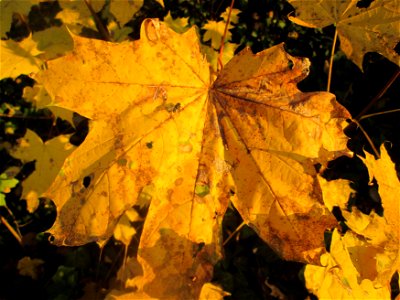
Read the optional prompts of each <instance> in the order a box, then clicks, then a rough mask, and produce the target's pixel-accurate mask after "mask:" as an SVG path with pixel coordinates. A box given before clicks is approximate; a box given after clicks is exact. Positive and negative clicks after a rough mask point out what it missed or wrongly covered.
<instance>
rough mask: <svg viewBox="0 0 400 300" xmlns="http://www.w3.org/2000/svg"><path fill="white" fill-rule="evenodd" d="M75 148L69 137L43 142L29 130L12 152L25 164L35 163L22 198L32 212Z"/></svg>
mask: <svg viewBox="0 0 400 300" xmlns="http://www.w3.org/2000/svg"><path fill="white" fill-rule="evenodd" d="M74 148H75V147H74V146H73V145H71V144H70V143H69V136H63V135H61V136H59V137H56V138H54V139H51V140H48V141H46V142H43V141H42V140H41V138H40V137H39V136H38V135H37V134H36V133H35V132H33V131H31V130H29V129H28V130H27V131H26V134H25V136H24V138H22V139H20V141H19V147H17V148H15V149H13V150H12V151H11V153H12V155H13V156H15V157H16V158H19V159H21V160H22V161H23V162H24V163H27V162H31V161H35V172H34V173H32V174H31V175H30V176H29V177H28V178H27V179H25V180H24V181H23V183H22V186H23V193H22V198H24V199H26V200H27V206H28V210H29V211H30V212H33V211H34V210H35V209H36V208H37V206H38V204H39V200H38V197H39V196H40V195H41V194H42V193H43V192H45V191H46V190H47V189H48V188H49V186H50V184H51V183H52V182H53V180H54V178H55V177H56V176H57V174H58V172H59V171H60V169H61V166H62V165H63V163H64V160H65V158H66V157H67V156H68V155H69V154H70V153H72V151H73V150H74Z"/></svg>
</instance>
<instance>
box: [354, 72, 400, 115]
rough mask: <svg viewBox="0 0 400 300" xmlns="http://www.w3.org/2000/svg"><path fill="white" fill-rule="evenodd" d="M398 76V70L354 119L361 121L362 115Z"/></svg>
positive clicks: (399, 73)
mask: <svg viewBox="0 0 400 300" xmlns="http://www.w3.org/2000/svg"><path fill="white" fill-rule="evenodd" d="M399 75H400V69H397V71H396V72H395V73H394V74H393V76H392V77H391V78H390V79H389V81H388V82H387V83H386V84H385V86H384V87H383V88H382V90H381V91H380V92H379V93H378V94H377V95H376V96H375V97H374V98H373V99H372V100H371V101H370V102H369V104H368V105H367V106H366V107H365V108H364V109H363V110H362V111H361V112H360V113H359V114H358V115H357V117H355V119H356V120H361V117H362V115H364V114H365V113H366V112H367V111H369V110H370V108H371V107H372V106H373V105H374V104H375V103H376V102H377V101H378V100H379V99H380V98H381V97H382V96H383V95H384V94H385V93H386V91H387V90H388V89H389V87H390V86H391V85H392V84H393V82H395V80H396V79H397V77H399Z"/></svg>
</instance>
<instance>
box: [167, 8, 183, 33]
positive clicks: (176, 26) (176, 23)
mask: <svg viewBox="0 0 400 300" xmlns="http://www.w3.org/2000/svg"><path fill="white" fill-rule="evenodd" d="M164 23H165V24H167V25H168V26H169V28H171V29H172V30H173V31H175V32H178V33H184V32H185V31H186V30H188V29H189V18H176V19H173V18H172V16H171V12H168V14H167V15H166V16H165V17H164Z"/></svg>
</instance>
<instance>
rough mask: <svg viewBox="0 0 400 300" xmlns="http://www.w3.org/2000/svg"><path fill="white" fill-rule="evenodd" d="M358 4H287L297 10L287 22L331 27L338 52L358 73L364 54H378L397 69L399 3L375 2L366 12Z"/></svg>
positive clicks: (324, 0) (323, 0)
mask: <svg viewBox="0 0 400 300" xmlns="http://www.w3.org/2000/svg"><path fill="white" fill-rule="evenodd" d="M358 2H359V1H357V0H351V1H331V0H319V1H304V0H289V3H290V4H291V5H293V7H294V8H295V9H296V17H294V16H289V19H290V20H291V21H293V22H295V23H296V24H299V25H302V26H306V27H311V28H316V27H319V28H323V27H326V26H329V25H332V24H334V25H335V26H336V29H337V31H338V35H339V39H340V47H341V49H342V50H343V52H344V53H345V54H346V56H347V57H348V58H349V59H351V60H352V61H354V63H355V64H356V65H357V66H358V67H359V68H360V69H362V61H363V57H364V54H365V53H367V52H378V53H380V54H382V55H384V56H385V57H386V58H387V59H389V60H391V61H392V62H394V63H395V64H397V65H399V62H400V57H399V55H398V54H397V53H396V51H395V50H394V48H395V46H396V44H397V43H398V42H399V41H400V38H399V36H400V35H399V32H400V1H399V0H375V1H372V2H371V3H370V5H369V6H368V7H367V8H361V7H358V6H357V5H358Z"/></svg>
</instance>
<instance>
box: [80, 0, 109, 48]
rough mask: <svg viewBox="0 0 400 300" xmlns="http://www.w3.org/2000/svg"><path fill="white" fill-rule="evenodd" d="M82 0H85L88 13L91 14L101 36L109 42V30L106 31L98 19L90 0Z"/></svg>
mask: <svg viewBox="0 0 400 300" xmlns="http://www.w3.org/2000/svg"><path fill="white" fill-rule="evenodd" d="M84 1H85V4H86V6H87V8H88V9H89V10H90V13H91V14H92V17H93V19H94V22H95V23H96V27H97V29H98V30H99V32H100V34H101V36H102V37H103V39H105V40H106V41H109V42H111V41H112V38H111V35H110V32H109V31H108V28H107V27H105V26H104V24H103V22H102V21H101V20H100V18H99V16H98V15H97V14H96V12H95V11H94V9H93V7H92V5H91V4H90V0H84Z"/></svg>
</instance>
